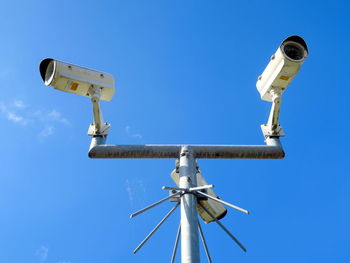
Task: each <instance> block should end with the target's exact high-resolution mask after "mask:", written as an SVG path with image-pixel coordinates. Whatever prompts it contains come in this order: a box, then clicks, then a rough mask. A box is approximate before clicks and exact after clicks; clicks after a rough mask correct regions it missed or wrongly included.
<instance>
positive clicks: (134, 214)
mask: <svg viewBox="0 0 350 263" xmlns="http://www.w3.org/2000/svg"><path fill="white" fill-rule="evenodd" d="M180 194H181V193H175V194H172V195H169V196H168V197H165V198H163V199H161V200H159V201H158V202H155V203H153V204H151V205H149V206H147V207H145V208H143V209H141V210H139V211H137V212H135V213H133V214H131V215H130V218H133V217H135V216H137V215H139V214H141V213H143V212H145V211H147V210H149V209H151V208H153V207H155V206H157V205H159V204H161V203H163V202H165V201H166V200H169V199H170V198H172V197H174V196H176V195H180Z"/></svg>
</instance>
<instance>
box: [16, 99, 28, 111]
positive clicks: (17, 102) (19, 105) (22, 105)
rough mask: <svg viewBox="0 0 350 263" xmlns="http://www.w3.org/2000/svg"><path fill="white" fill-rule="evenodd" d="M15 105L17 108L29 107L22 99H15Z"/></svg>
mask: <svg viewBox="0 0 350 263" xmlns="http://www.w3.org/2000/svg"><path fill="white" fill-rule="evenodd" d="M13 106H15V108H18V109H24V108H26V107H27V106H26V105H25V104H24V102H23V101H21V100H14V101H13Z"/></svg>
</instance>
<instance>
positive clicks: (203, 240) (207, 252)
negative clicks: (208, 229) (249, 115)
mask: <svg viewBox="0 0 350 263" xmlns="http://www.w3.org/2000/svg"><path fill="white" fill-rule="evenodd" d="M198 230H199V234H200V236H201V239H202V243H203V246H204V250H205V254H206V255H207V259H208V262H209V263H212V261H211V258H210V254H209V249H208V246H207V242H205V238H204V234H203V230H202V227H201V224H200V223H199V221H198Z"/></svg>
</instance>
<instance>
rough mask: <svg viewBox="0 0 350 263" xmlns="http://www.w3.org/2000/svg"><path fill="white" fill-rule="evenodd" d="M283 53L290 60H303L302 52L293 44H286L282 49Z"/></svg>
mask: <svg viewBox="0 0 350 263" xmlns="http://www.w3.org/2000/svg"><path fill="white" fill-rule="evenodd" d="M283 51H284V53H285V54H286V56H287V57H288V58H290V59H292V60H302V59H303V58H304V50H303V49H302V48H301V47H300V46H299V45H296V44H294V43H287V44H286V45H285V46H284V47H283Z"/></svg>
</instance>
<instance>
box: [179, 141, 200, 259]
mask: <svg viewBox="0 0 350 263" xmlns="http://www.w3.org/2000/svg"><path fill="white" fill-rule="evenodd" d="M179 171H180V182H179V187H180V188H190V187H196V186H197V178H196V162H195V159H194V157H193V152H192V149H191V148H190V147H188V146H183V147H182V148H181V154H180V166H179ZM181 262H182V263H199V262H200V260H199V242H198V216H197V197H196V196H195V195H194V194H192V193H186V194H184V195H183V196H182V197H181Z"/></svg>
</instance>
